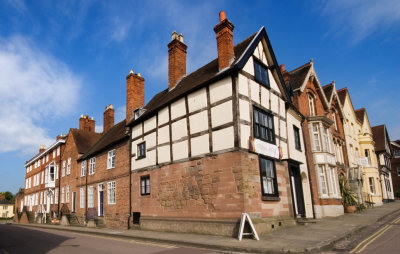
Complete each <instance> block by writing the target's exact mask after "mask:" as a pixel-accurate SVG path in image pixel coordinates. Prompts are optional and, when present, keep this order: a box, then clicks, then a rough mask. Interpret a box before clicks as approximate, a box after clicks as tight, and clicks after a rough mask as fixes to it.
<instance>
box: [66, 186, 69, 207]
mask: <svg viewBox="0 0 400 254" xmlns="http://www.w3.org/2000/svg"><path fill="white" fill-rule="evenodd" d="M65 203H69V185H68V186H67V190H66V192H65Z"/></svg>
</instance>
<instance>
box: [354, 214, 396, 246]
mask: <svg viewBox="0 0 400 254" xmlns="http://www.w3.org/2000/svg"><path fill="white" fill-rule="evenodd" d="M399 221H400V217H398V218H396V219H394V220H392V221H391V222H390V223H389V224H388V225H386V226H384V227H383V228H381V229H379V230H378V231H377V232H375V233H374V234H372V235H371V236H369V237H367V238H366V239H364V241H362V242H361V243H359V244H358V245H357V246H356V247H355V248H354V249H352V250H351V251H350V252H349V253H353V252H354V251H356V250H357V249H358V248H360V247H361V245H362V244H364V243H365V242H366V241H368V240H369V239H371V238H373V237H374V238H373V239H372V240H371V241H370V242H368V243H367V244H366V245H365V246H364V247H363V248H362V249H361V250H363V249H364V248H365V247H366V246H368V245H369V244H370V243H372V242H373V241H374V240H375V239H376V238H378V237H379V236H380V235H382V234H383V233H384V231H386V230H388V229H389V228H390V227H392V225H391V224H395V223H397V222H399ZM381 233H382V234H381ZM378 234H379V235H378ZM377 235H378V236H377ZM375 236H376V237H375ZM361 250H359V251H357V252H356V253H359V252H360V251H361Z"/></svg>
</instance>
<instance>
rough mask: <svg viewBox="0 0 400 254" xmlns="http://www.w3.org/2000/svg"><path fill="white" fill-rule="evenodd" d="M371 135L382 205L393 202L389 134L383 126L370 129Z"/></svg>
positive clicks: (391, 153)
mask: <svg viewBox="0 0 400 254" xmlns="http://www.w3.org/2000/svg"><path fill="white" fill-rule="evenodd" d="M372 134H373V137H374V141H375V153H376V157H377V159H378V166H379V180H380V185H381V189H382V190H381V191H382V201H383V202H384V203H386V202H390V201H393V200H394V194H393V186H392V174H391V170H392V168H391V163H390V160H391V158H392V155H393V152H392V146H391V145H390V139H389V134H388V132H387V129H386V126H385V125H384V124H382V125H378V126H374V127H372Z"/></svg>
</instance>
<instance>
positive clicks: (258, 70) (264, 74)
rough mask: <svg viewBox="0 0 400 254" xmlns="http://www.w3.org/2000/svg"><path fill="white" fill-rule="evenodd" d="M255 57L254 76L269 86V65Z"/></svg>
mask: <svg viewBox="0 0 400 254" xmlns="http://www.w3.org/2000/svg"><path fill="white" fill-rule="evenodd" d="M253 59H254V77H255V79H256V80H257V81H258V82H260V83H261V84H263V85H264V86H266V87H268V88H269V87H270V86H269V80H268V67H266V66H265V65H264V64H263V63H261V62H260V61H259V60H258V59H256V58H253Z"/></svg>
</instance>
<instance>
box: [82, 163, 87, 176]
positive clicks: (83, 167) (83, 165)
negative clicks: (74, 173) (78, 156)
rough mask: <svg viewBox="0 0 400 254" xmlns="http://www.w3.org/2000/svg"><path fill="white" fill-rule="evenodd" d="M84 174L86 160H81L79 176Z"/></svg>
mask: <svg viewBox="0 0 400 254" xmlns="http://www.w3.org/2000/svg"><path fill="white" fill-rule="evenodd" d="M85 175H86V161H82V165H81V176H85Z"/></svg>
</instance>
